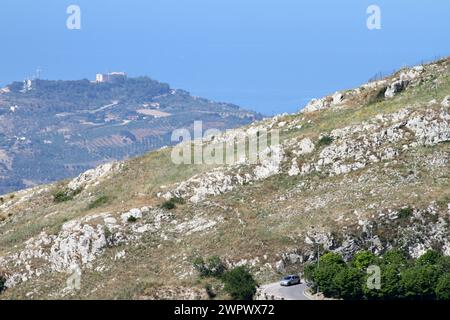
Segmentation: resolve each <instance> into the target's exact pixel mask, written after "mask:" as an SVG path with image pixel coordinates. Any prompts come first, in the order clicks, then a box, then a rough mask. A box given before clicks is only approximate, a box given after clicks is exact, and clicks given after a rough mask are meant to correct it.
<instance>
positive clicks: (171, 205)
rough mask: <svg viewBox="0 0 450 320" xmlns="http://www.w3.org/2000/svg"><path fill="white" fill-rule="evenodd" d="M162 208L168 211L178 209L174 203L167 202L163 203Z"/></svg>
mask: <svg viewBox="0 0 450 320" xmlns="http://www.w3.org/2000/svg"><path fill="white" fill-rule="evenodd" d="M161 208H163V209H167V210H172V209H175V208H176V205H175V203H174V202H173V201H171V200H167V201H164V202H163V204H162V205H161Z"/></svg>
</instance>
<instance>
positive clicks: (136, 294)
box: [0, 62, 450, 299]
mask: <svg viewBox="0 0 450 320" xmlns="http://www.w3.org/2000/svg"><path fill="white" fill-rule="evenodd" d="M449 72H450V62H449V63H447V64H445V63H442V62H441V63H437V64H434V65H427V66H425V67H424V68H423V69H421V68H411V69H406V70H403V71H402V72H399V73H397V74H395V75H394V76H392V77H389V78H386V79H384V80H381V81H377V82H372V83H369V84H367V85H363V86H361V87H359V88H357V89H354V90H347V91H345V92H338V93H335V94H334V95H332V96H329V97H325V98H323V99H320V100H316V101H315V102H313V103H312V104H311V105H310V108H307V110H305V111H304V112H300V113H298V114H292V115H289V114H284V115H279V116H276V117H273V118H270V119H265V120H263V121H260V122H257V123H254V124H252V125H250V126H248V127H245V128H242V129H240V130H233V131H229V132H226V133H224V134H219V135H210V136H208V138H207V139H205V141H202V142H201V143H202V144H203V145H202V147H204V148H205V149H207V148H208V147H210V146H213V145H214V144H216V143H224V144H226V143H228V142H231V141H234V140H235V139H236V138H239V137H240V136H242V135H248V134H252V135H254V136H258V134H259V133H261V132H264V131H266V132H268V133H269V134H270V135H272V134H271V133H273V132H274V131H275V130H277V132H278V133H280V135H279V137H280V139H278V140H277V139H275V140H277V141H279V143H278V142H277V141H275V142H274V141H271V143H267V144H261V143H260V144H259V147H260V149H259V150H257V151H252V152H255V154H251V155H250V154H246V156H247V157H244V156H240V158H239V159H238V161H237V162H236V163H234V164H227V165H219V164H208V165H207V166H204V167H199V166H193V167H189V168H188V167H187V166H186V167H184V165H182V166H178V167H174V166H175V165H174V164H173V163H171V162H170V161H168V160H166V159H167V156H168V154H169V153H170V150H165V151H160V152H155V153H154V154H153V155H150V156H146V157H144V158H141V159H136V160H133V161H130V162H128V163H126V165H122V164H120V163H118V164H107V165H103V166H100V167H98V168H96V169H93V170H89V171H87V172H85V173H83V174H81V175H79V176H78V177H76V178H75V179H73V180H72V181H70V182H68V183H66V182H61V183H58V184H57V185H49V186H41V187H35V188H33V189H28V190H23V191H20V192H17V193H15V194H14V195H10V196H5V197H0V252H1V254H0V273H1V274H4V275H5V276H6V278H7V287H8V289H7V290H6V291H5V292H4V293H2V295H3V294H5V297H6V298H10V297H13V298H14V297H26V298H61V297H63V298H66V297H69V295H70V297H74V298H76V297H85V296H86V297H93V298H96V297H99V298H111V297H113V298H116V297H118V296H122V294H124V295H126V296H127V297H131V296H132V297H133V298H138V299H151V298H178V299H180V298H186V299H193V298H197V297H200V298H206V296H205V292H206V291H205V290H204V288H202V287H201V286H199V285H198V281H197V280H198V274H197V272H196V270H195V268H194V266H193V261H194V259H195V258H197V257H203V258H204V259H205V260H206V259H207V258H208V257H210V256H212V255H217V256H220V258H221V259H222V261H223V263H224V265H225V266H226V267H228V268H232V267H235V266H247V267H248V268H249V269H250V270H251V271H252V274H253V275H254V276H255V279H257V280H258V281H259V282H260V283H261V284H263V283H265V282H266V281H269V280H273V279H275V278H279V277H280V275H282V274H283V275H285V274H288V273H300V274H301V272H302V270H303V269H302V268H303V267H304V265H305V263H308V262H311V261H315V260H316V259H317V256H318V253H319V254H321V253H323V252H325V251H332V252H338V253H340V254H341V255H342V256H343V257H344V258H345V259H349V258H351V257H352V256H353V255H354V254H355V252H357V251H360V250H370V251H371V252H373V253H375V254H381V253H383V252H385V251H386V250H389V249H391V248H401V249H404V250H405V251H407V252H409V254H410V256H412V257H418V256H420V255H421V254H422V253H423V252H425V250H428V249H430V248H438V249H439V250H442V252H443V253H445V254H448V255H450V232H449V224H450V200H449V197H448V172H449V165H450V157H449V154H450V150H449V142H450V114H449V104H450V103H449V101H450V98H449V96H448V94H449V93H448V78H449V76H448V75H449V74H450V73H449ZM402 91H403V92H404V93H403V94H399V93H400V92H402ZM386 92H391V93H389V94H388V96H389V98H386V97H385V93H386ZM424 92H425V93H424ZM416 97H417V99H415V98H416ZM374 98H375V100H374ZM380 101H382V102H380ZM405 101H407V102H408V105H405V104H404V103H405ZM320 109H324V110H323V111H317V110H320ZM326 109H328V110H326ZM314 110H316V111H317V112H315V111H314ZM311 112H313V113H311ZM272 142H274V143H272ZM186 143H187V142H186ZM189 143H190V142H189ZM168 151H169V152H168ZM0 156H1V154H0ZM250 156H252V157H250ZM253 156H254V157H253ZM250 159H252V160H250ZM255 159H257V160H258V161H253V160H255ZM184 170H186V171H184ZM180 172H182V174H183V176H184V177H185V178H181V177H180V176H179V173H180ZM136 177H138V179H137V178H136ZM138 183H142V185H137V184H138ZM56 189H57V190H58V191H59V190H64V191H67V190H68V192H71V191H72V193H73V195H74V196H73V197H72V198H70V199H69V200H67V201H64V202H57V201H55V197H54V192H55V190H56ZM74 191H77V192H74ZM78 191H80V192H78ZM72 193H71V194H72ZM101 196H107V197H108V199H109V201H108V203H106V204H100V205H99V206H97V207H94V208H92V207H91V206H90V204H91V203H93V202H92V200H94V199H99V198H100V197H101ZM174 197H177V198H182V199H172V201H173V202H174V203H175V202H176V206H175V207H174V208H171V209H170V210H169V209H164V208H165V207H167V208H169V206H166V204H167V203H165V199H167V200H169V199H171V198H174ZM175 200H177V201H175ZM182 200H186V201H182ZM69 275H80V276H82V277H83V279H84V280H83V281H85V279H88V281H86V282H83V283H84V284H86V283H87V284H88V285H84V287H83V288H81V289H80V290H81V291H80V292H79V293H76V292H75V291H74V289H71V288H70V287H69V286H68V288H64V287H65V280H66V276H67V277H69ZM180 279H182V281H183V282H182V285H180ZM122 285H123V286H122ZM277 288H278V287H277ZM122 289H123V290H122ZM117 290H119V291H117ZM213 290H219V291H220V288H216V287H214V288H213ZM111 292H113V293H111ZM117 292H119V294H116V293H117ZM209 293H211V292H209ZM260 295H261V298H265V299H267V298H269V299H270V298H272V297H268V296H265V295H264V293H263V292H262V293H260ZM2 297H3V296H2Z"/></svg>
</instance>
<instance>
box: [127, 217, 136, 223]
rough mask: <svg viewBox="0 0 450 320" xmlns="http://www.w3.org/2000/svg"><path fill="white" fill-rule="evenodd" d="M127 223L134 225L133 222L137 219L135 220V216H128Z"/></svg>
mask: <svg viewBox="0 0 450 320" xmlns="http://www.w3.org/2000/svg"><path fill="white" fill-rule="evenodd" d="M127 221H128V222H129V223H134V222H136V221H137V218H136V217H135V216H129V217H128V219H127Z"/></svg>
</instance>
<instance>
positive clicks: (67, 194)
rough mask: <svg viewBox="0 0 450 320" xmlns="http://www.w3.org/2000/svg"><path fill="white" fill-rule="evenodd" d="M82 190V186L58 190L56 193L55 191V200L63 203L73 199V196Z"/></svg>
mask: <svg viewBox="0 0 450 320" xmlns="http://www.w3.org/2000/svg"><path fill="white" fill-rule="evenodd" d="M81 191H83V189H82V188H78V189H76V190H71V189H64V190H57V191H56V192H55V193H53V201H54V202H56V203H61V202H66V201H70V200H73V198H74V197H75V196H76V195H78V194H80V193H81Z"/></svg>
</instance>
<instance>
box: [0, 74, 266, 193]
mask: <svg viewBox="0 0 450 320" xmlns="http://www.w3.org/2000/svg"><path fill="white" fill-rule="evenodd" d="M260 118H261V116H260V115H258V114H256V113H253V112H250V111H246V110H243V109H241V108H239V107H237V106H235V105H231V104H226V103H217V102H213V101H210V100H206V99H202V98H199V97H193V96H191V95H190V94H189V93H188V92H186V91H183V90H174V89H171V88H170V87H169V85H167V84H165V83H160V82H158V81H155V80H152V79H149V78H146V77H141V78H128V79H126V80H124V81H121V82H117V83H108V82H103V83H96V82H90V81H88V80H80V81H49V80H33V81H31V80H29V81H26V82H24V83H22V82H14V83H12V84H11V85H9V86H7V87H6V88H3V89H0V194H3V193H6V192H11V191H16V190H19V189H24V188H27V187H33V186H36V185H38V184H43V183H50V182H54V181H57V180H61V179H65V178H68V177H73V176H75V175H78V174H80V173H81V172H84V171H86V170H88V169H91V168H94V167H96V166H98V165H99V164H102V163H105V162H111V161H117V160H123V159H126V158H130V157H134V156H138V155H142V154H144V153H146V152H148V151H151V150H154V149H158V148H160V147H162V146H165V145H171V144H172V141H171V133H172V131H173V130H175V129H177V128H188V129H192V128H191V127H192V124H193V122H194V120H202V121H203V126H204V127H205V128H218V129H221V130H223V129H228V128H235V127H239V126H242V125H245V124H248V123H250V122H252V121H254V120H256V119H260Z"/></svg>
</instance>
